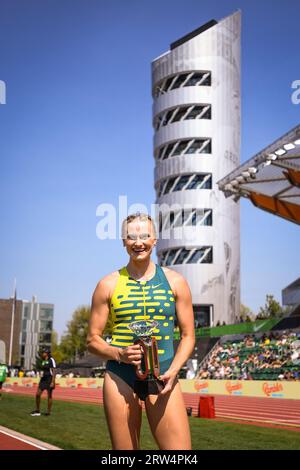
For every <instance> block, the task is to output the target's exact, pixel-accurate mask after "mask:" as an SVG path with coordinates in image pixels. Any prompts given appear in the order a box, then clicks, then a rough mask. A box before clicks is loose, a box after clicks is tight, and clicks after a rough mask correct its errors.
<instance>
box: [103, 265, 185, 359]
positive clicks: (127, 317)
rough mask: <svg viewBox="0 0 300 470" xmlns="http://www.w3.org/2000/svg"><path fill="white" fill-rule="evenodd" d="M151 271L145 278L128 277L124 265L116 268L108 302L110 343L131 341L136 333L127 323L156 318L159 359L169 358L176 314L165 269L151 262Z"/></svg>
mask: <svg viewBox="0 0 300 470" xmlns="http://www.w3.org/2000/svg"><path fill="white" fill-rule="evenodd" d="M155 267H156V271H155V275H154V277H153V278H152V279H150V280H149V281H137V280H135V279H133V278H131V277H130V276H129V274H128V271H127V269H126V267H123V268H122V269H120V270H119V273H120V276H119V277H118V280H117V284H116V287H115V290H114V292H113V295H112V297H111V302H110V315H111V320H112V342H111V345H112V346H118V347H126V346H129V345H131V344H133V343H134V341H135V340H136V339H137V338H136V336H135V335H134V334H133V333H132V332H131V331H130V330H129V329H128V324H129V323H131V322H133V321H138V320H156V321H157V322H158V327H157V329H155V330H154V333H153V336H155V338H156V340H157V343H158V358H159V362H160V363H166V361H167V362H168V363H169V362H170V361H171V359H172V358H173V354H174V351H173V331H174V318H175V315H176V309H175V298H174V295H173V292H172V289H171V286H170V284H169V282H168V280H167V278H166V275H165V273H164V272H163V270H162V268H161V267H160V266H159V265H157V264H156V265H155Z"/></svg>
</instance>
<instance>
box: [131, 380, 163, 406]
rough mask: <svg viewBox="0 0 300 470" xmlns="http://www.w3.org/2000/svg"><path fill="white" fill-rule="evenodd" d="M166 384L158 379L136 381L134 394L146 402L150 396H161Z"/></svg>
mask: <svg viewBox="0 0 300 470" xmlns="http://www.w3.org/2000/svg"><path fill="white" fill-rule="evenodd" d="M164 386H165V385H164V382H163V381H162V380H158V379H155V378H153V379H146V380H136V381H135V382H134V389H133V390H134V392H135V393H136V394H137V396H138V397H139V399H140V400H142V401H145V400H146V398H147V396H148V395H159V393H160V392H161V391H162V390H163V388H164Z"/></svg>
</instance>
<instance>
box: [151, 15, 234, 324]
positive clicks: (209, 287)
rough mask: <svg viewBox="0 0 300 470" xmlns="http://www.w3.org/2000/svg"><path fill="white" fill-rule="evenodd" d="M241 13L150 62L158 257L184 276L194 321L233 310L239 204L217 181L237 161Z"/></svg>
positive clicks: (228, 317) (227, 316)
mask: <svg viewBox="0 0 300 470" xmlns="http://www.w3.org/2000/svg"><path fill="white" fill-rule="evenodd" d="M240 24H241V17H240V12H236V13H234V14H232V15H231V16H228V17H226V18H225V19H223V20H221V21H219V22H217V21H215V20H212V21H210V22H209V23H207V24H205V25H204V26H202V27H200V28H198V29H197V30H196V31H193V32H192V33H190V34H188V35H186V36H184V37H183V38H181V39H179V40H178V41H176V42H174V43H172V44H171V45H170V50H169V51H167V52H166V53H164V54H163V55H161V56H160V57H158V58H157V59H155V60H154V61H153V63H152V90H153V100H154V103H153V126H154V131H155V135H154V157H155V162H156V163H155V190H156V204H157V205H158V207H159V214H158V216H159V221H158V222H159V240H158V243H157V255H158V260H159V263H160V264H161V265H162V266H168V267H170V268H172V269H174V270H176V271H178V272H180V273H181V274H183V276H184V277H185V278H186V279H187V280H188V282H189V285H190V287H191V291H192V297H193V305H194V312H195V320H196V324H197V325H198V326H200V325H201V326H208V325H216V324H217V323H218V322H220V323H223V322H226V323H227V324H229V323H234V322H235V321H236V320H237V319H238V318H239V309H240V218H239V204H236V203H235V202H234V201H231V200H227V199H226V198H225V197H224V195H223V194H222V192H221V191H220V190H219V189H218V186H217V181H219V180H220V178H222V177H223V176H225V175H227V174H228V173H229V172H230V171H232V170H233V169H234V168H236V167H237V165H238V164H239V160H240Z"/></svg>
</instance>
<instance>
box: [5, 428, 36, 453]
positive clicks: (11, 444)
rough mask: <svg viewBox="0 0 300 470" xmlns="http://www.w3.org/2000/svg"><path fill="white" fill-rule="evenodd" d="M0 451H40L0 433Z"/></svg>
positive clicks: (22, 441)
mask: <svg viewBox="0 0 300 470" xmlns="http://www.w3.org/2000/svg"><path fill="white" fill-rule="evenodd" d="M0 450H40V449H39V448H38V447H36V446H33V445H32V444H29V443H28V442H25V441H24V440H20V439H17V438H16V437H14V436H11V435H10V434H7V433H4V432H2V431H0Z"/></svg>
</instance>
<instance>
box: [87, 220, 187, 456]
mask: <svg viewBox="0 0 300 470" xmlns="http://www.w3.org/2000/svg"><path fill="white" fill-rule="evenodd" d="M122 238H123V245H124V246H125V247H126V250H127V253H128V255H129V262H128V264H127V266H126V267H123V268H122V269H120V270H119V271H115V272H113V273H111V274H109V275H108V276H105V277H104V278H103V279H101V280H100V281H99V283H98V284H97V286H96V289H95V291H94V294H93V299H92V307H91V317H90V323H89V333H88V339H87V341H88V350H89V351H90V352H92V353H93V354H96V355H98V356H100V357H102V358H104V359H106V360H107V367H106V372H105V378H104V384H103V399H104V409H105V414H106V419H107V423H108V428H109V432H110V437H111V441H112V447H113V449H114V450H136V449H139V440H140V428H141V420H142V403H141V400H143V401H145V408H146V413H147V418H148V421H149V425H150V429H151V431H152V434H153V436H154V438H155V440H156V442H157V444H158V446H159V448H160V449H161V450H190V449H191V437H190V430H189V423H188V417H187V413H186V408H185V404H184V401H183V396H182V392H181V389H180V384H179V381H178V379H177V374H178V373H179V371H180V369H181V367H182V366H183V365H184V364H185V363H186V361H187V360H188V358H189V357H190V355H191V353H192V351H193V349H194V344H195V336H194V314H193V307H192V299H191V293H190V289H189V286H188V284H187V282H186V280H185V279H184V278H183V276H181V275H180V274H179V273H177V272H176V271H173V270H171V269H168V268H161V267H160V266H159V265H157V264H154V263H153V261H152V260H151V258H150V256H151V252H152V249H153V247H154V246H155V245H156V241H157V240H156V232H155V227H154V223H153V221H152V219H151V217H150V216H149V215H146V214H140V213H137V214H133V215H131V216H129V217H127V219H126V220H125V221H124V222H123V224H122ZM175 315H176V317H177V323H178V326H179V329H180V333H181V341H180V343H179V346H178V348H177V351H176V354H175V356H174V351H173V329H174V317H175ZM109 316H110V317H111V321H112V341H111V343H110V344H108V343H107V342H106V341H105V340H104V339H102V334H103V331H104V329H105V326H106V323H107V320H108V318H109ZM143 319H144V320H156V321H157V322H158V327H157V329H156V330H154V336H155V337H156V340H157V344H158V359H159V363H160V374H161V375H160V380H162V381H163V383H164V388H163V390H162V391H161V392H160V393H159V394H158V395H151V394H149V395H148V394H147V393H146V395H147V396H138V394H137V393H135V391H134V381H135V378H136V375H135V366H137V365H139V364H141V358H142V353H141V347H140V346H139V345H138V344H136V345H135V344H133V343H134V341H135V339H136V337H135V336H134V334H133V333H132V332H131V330H129V329H128V324H129V323H131V322H132V321H137V320H143Z"/></svg>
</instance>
